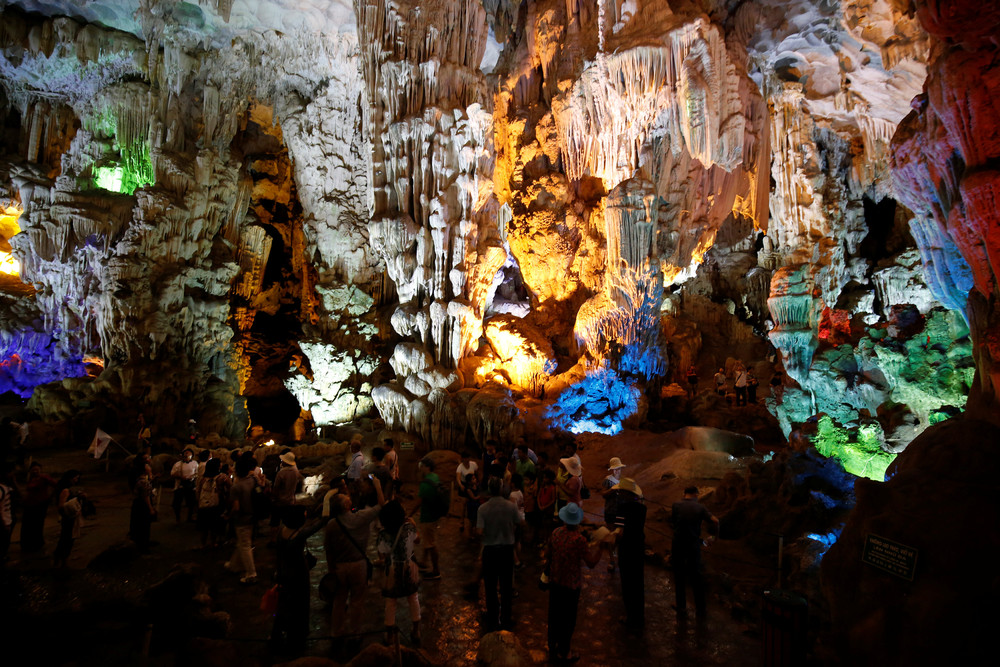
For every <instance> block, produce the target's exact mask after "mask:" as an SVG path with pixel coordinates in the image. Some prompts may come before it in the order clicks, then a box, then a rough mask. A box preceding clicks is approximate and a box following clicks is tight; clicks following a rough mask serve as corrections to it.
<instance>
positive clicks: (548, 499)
mask: <svg viewBox="0 0 1000 667" xmlns="http://www.w3.org/2000/svg"><path fill="white" fill-rule="evenodd" d="M538 513H539V515H540V517H541V523H540V532H539V534H538V535H536V536H535V539H536V540H537V542H536V544H537V545H538V546H539V547H541V546H543V545H544V544H545V543H546V542H548V539H549V533H551V532H552V527H553V523H554V522H555V514H556V473H555V471H553V470H552V469H550V468H545V469H544V470H542V481H541V484H540V485H539V487H538Z"/></svg>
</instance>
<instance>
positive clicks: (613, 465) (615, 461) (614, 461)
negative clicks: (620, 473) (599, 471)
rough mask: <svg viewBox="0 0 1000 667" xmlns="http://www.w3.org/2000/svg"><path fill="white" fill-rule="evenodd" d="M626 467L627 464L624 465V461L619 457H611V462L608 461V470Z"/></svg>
mask: <svg viewBox="0 0 1000 667" xmlns="http://www.w3.org/2000/svg"><path fill="white" fill-rule="evenodd" d="M624 467H625V464H624V463H622V460H621V459H620V458H618V457H617V456H613V457H611V460H610V461H608V470H618V469H619V468H624Z"/></svg>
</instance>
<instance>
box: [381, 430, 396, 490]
mask: <svg viewBox="0 0 1000 667" xmlns="http://www.w3.org/2000/svg"><path fill="white" fill-rule="evenodd" d="M382 446H383V447H384V448H385V466H386V467H387V468H388V469H389V474H390V475H392V481H393V482H394V484H393V486H394V487H395V486H398V485H399V454H397V453H396V443H395V442H394V441H393V439H392V438H386V439H385V440H383V441H382ZM383 491H384V489H383Z"/></svg>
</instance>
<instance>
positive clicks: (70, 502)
mask: <svg viewBox="0 0 1000 667" xmlns="http://www.w3.org/2000/svg"><path fill="white" fill-rule="evenodd" d="M79 483H80V471H79V470H67V471H66V472H65V473H63V476H62V477H61V478H60V479H59V484H58V485H57V486H56V491H57V492H58V494H59V495H58V500H57V507H58V509H59V542H58V543H57V544H56V549H55V551H54V552H53V554H52V561H53V565H55V567H57V568H65V567H66V565H67V563H68V562H69V555H70V553H71V552H72V551H73V544H74V543H75V542H76V540H77V538H78V537H80V528H81V527H82V526H83V505H82V504H81V501H80V499H81V498H85V497H86V495H85V494H84V493H83V492H82V491H78V490H76V489H74V488H73V487H74V486H76V485H77V484H79Z"/></svg>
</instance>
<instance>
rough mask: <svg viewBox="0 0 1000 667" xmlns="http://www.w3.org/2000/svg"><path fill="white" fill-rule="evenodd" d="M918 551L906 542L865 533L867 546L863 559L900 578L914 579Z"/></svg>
mask: <svg viewBox="0 0 1000 667" xmlns="http://www.w3.org/2000/svg"><path fill="white" fill-rule="evenodd" d="M918 553H919V552H918V551H917V550H916V549H915V548H913V547H908V546H906V545H905V544H900V543H899V542H893V541H892V540H887V539H886V538H884V537H879V536H878V535H865V548H864V552H863V553H862V554H861V560H862V561H863V562H865V563H868V564H869V565H871V566H873V567H877V568H878V569H880V570H883V571H885V572H888V573H889V574H893V575H895V576H897V577H899V578H900V579H906V580H907V581H913V573H914V572H915V571H916V569H917V554H918Z"/></svg>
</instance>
